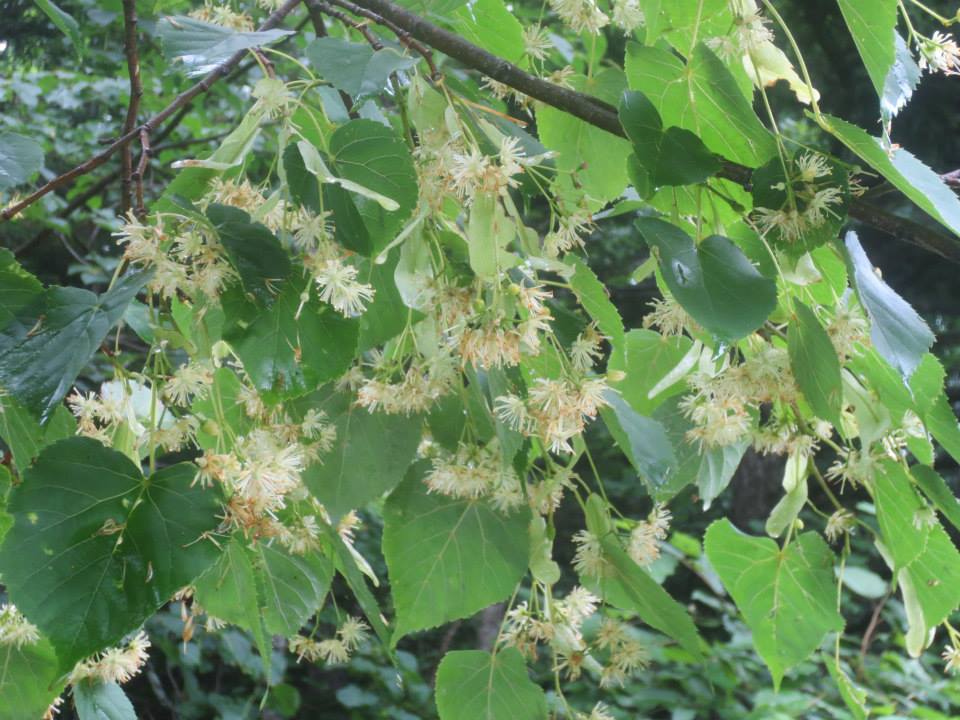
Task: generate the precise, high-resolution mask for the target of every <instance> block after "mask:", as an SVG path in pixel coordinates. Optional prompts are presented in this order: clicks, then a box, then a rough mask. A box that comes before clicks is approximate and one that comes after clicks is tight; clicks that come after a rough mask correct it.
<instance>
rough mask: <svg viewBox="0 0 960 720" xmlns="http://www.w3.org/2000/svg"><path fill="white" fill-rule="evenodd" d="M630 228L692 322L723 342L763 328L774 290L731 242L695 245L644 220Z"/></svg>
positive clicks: (663, 224)
mask: <svg viewBox="0 0 960 720" xmlns="http://www.w3.org/2000/svg"><path fill="white" fill-rule="evenodd" d="M636 227H637V229H638V230H639V231H640V234H641V235H642V236H643V239H644V240H645V241H646V243H647V244H648V245H649V246H650V248H651V250H653V251H654V252H656V253H657V254H658V262H659V264H660V271H661V273H662V274H663V279H664V281H665V282H666V284H667V287H668V288H669V289H670V292H671V293H672V294H673V296H674V298H676V300H677V302H679V303H680V304H681V305H682V306H683V308H684V309H685V310H686V311H687V312H688V313H690V315H691V316H692V317H693V319H694V320H696V321H697V322H698V323H700V324H701V325H703V327H705V328H706V329H707V330H709V331H710V332H712V333H713V334H714V335H716V336H717V337H718V338H719V339H721V340H724V341H726V342H733V341H735V340H739V339H740V338H743V337H746V336H747V335H749V334H750V333H752V332H753V331H754V330H756V329H757V328H759V327H760V326H761V325H763V323H764V321H765V320H766V319H767V317H768V316H769V315H770V313H771V312H773V310H774V308H775V307H776V305H777V285H776V283H775V282H774V281H773V280H770V279H769V278H765V277H764V276H763V275H761V274H760V273H759V272H758V271H757V269H756V268H755V267H754V266H753V265H752V264H751V263H750V261H749V260H748V259H747V257H746V256H745V255H744V254H743V252H742V251H741V250H740V248H738V247H737V246H736V245H734V244H733V242H732V241H730V240H728V239H727V238H725V237H720V236H719V235H711V236H710V237H708V238H707V239H706V240H704V241H702V242H701V243H700V244H699V245H694V242H693V240H692V239H691V238H690V236H689V235H687V234H686V233H685V232H684V231H683V230H681V229H680V228H678V227H675V226H674V225H671V224H670V223H667V222H665V221H663V220H659V219H657V218H651V217H644V218H639V219H638V220H637V221H636Z"/></svg>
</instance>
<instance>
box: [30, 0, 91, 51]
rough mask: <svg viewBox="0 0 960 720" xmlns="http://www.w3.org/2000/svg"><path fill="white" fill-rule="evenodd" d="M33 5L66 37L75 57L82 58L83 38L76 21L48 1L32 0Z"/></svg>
mask: <svg viewBox="0 0 960 720" xmlns="http://www.w3.org/2000/svg"><path fill="white" fill-rule="evenodd" d="M33 2H34V4H35V5H36V6H37V7H38V8H40V9H41V10H42V11H43V13H44V15H46V16H47V17H48V18H50V22H52V23H53V24H54V26H56V28H57V30H59V31H60V32H62V33H63V34H64V35H66V36H67V39H68V40H69V41H70V44H71V45H73V49H74V50H76V51H77V57H78V58H80V57H83V38H82V36H81V35H80V26H79V25H78V24H77V21H76V20H74V19H73V18H72V17H70V15H69V14H67V13H65V12H64V11H63V10H61V9H60V8H59V7H57V6H56V5H54V4H53V3H52V2H51V1H50V0H33Z"/></svg>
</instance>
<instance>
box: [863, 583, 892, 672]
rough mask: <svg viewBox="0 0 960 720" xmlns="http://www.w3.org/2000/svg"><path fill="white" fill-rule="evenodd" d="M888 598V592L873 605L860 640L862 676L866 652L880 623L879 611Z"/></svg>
mask: <svg viewBox="0 0 960 720" xmlns="http://www.w3.org/2000/svg"><path fill="white" fill-rule="evenodd" d="M889 599H890V592H889V591H888V592H887V594H886V595H884V596H883V597H882V598H880V601H879V602H878V603H877V604H876V605H875V606H874V608H873V614H872V615H871V616H870V623H869V624H868V625H867V630H866V632H864V633H863V639H862V640H861V641H860V675H861V677H862V675H863V670H864V663H865V662H866V658H867V652H868V651H869V650H870V644H871V643H872V642H873V636H874V634H875V633H876V631H877V626H878V625H879V624H880V613H881V612H882V611H883V608H884V606H885V605H886V604H887V600H889Z"/></svg>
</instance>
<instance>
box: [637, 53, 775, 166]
mask: <svg viewBox="0 0 960 720" xmlns="http://www.w3.org/2000/svg"><path fill="white" fill-rule="evenodd" d="M625 70H626V73H627V82H628V83H629V85H630V89H631V90H639V91H641V92H642V93H644V94H645V95H646V96H647V97H648V98H649V99H650V101H651V102H652V103H653V105H654V107H655V108H656V109H657V111H658V112H659V113H660V117H661V118H662V122H663V125H665V126H667V127H671V126H676V127H680V128H684V129H686V130H689V131H690V132H692V133H694V134H695V135H697V136H698V137H699V138H700V139H701V140H702V141H703V143H704V145H706V147H707V148H709V149H710V150H711V151H712V152H714V153H717V154H718V155H722V156H723V157H725V158H727V159H728V160H732V161H734V162H738V163H740V164H742V165H747V166H749V167H759V166H761V165H763V164H764V163H765V162H766V161H767V160H769V159H770V158H771V157H774V156H775V155H776V154H777V145H776V142H775V141H774V139H773V136H772V135H771V134H770V133H769V132H768V131H767V129H766V128H765V127H764V126H763V123H761V122H760V119H759V118H758V117H757V115H756V113H754V111H753V108H752V107H751V105H750V102H749V101H748V100H747V98H746V97H744V94H743V93H742V92H741V91H740V88H739V87H738V86H737V81H736V80H735V79H734V77H733V75H731V74H730V71H729V70H728V69H727V68H726V66H725V65H724V64H723V62H722V61H721V60H720V59H719V58H717V56H716V55H714V54H713V52H711V51H710V50H709V49H708V48H707V47H706V46H705V45H703V44H700V45H698V46H697V47H696V49H695V50H694V51H693V54H692V55H691V57H690V62H689V65H688V66H685V65H684V64H683V61H682V60H680V59H679V58H678V57H677V56H676V55H674V54H673V53H671V52H669V51H668V50H664V49H661V48H655V47H644V46H642V45H638V44H637V43H633V42H631V43H628V44H627V55H626V61H625Z"/></svg>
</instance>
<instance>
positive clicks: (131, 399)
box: [67, 378, 205, 454]
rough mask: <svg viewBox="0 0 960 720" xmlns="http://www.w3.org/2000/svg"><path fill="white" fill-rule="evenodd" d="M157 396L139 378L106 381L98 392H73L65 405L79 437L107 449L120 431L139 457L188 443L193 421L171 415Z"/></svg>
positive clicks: (172, 449)
mask: <svg viewBox="0 0 960 720" xmlns="http://www.w3.org/2000/svg"><path fill="white" fill-rule="evenodd" d="M204 387H205V386H204ZM197 392H198V393H199V392H200V390H197ZM158 394H159V393H156V392H154V390H152V389H151V388H150V387H148V386H147V385H146V384H145V383H143V382H142V381H141V380H139V379H135V378H130V379H126V380H110V381H108V382H105V383H103V384H102V385H101V386H100V392H99V393H92V392H88V393H83V392H81V391H79V390H74V392H73V393H72V394H71V395H70V396H69V397H68V398H67V405H68V406H69V407H70V410H71V411H72V412H73V414H74V417H76V418H77V433H78V434H79V435H83V436H85V437H90V438H93V439H95V440H99V441H100V442H102V443H103V444H105V445H108V446H109V445H111V444H112V442H113V439H114V437H116V436H117V433H118V432H121V431H122V432H125V433H129V435H130V436H131V437H132V438H133V444H134V449H135V450H136V451H138V452H139V453H141V454H146V453H149V452H150V451H151V450H152V449H157V448H159V449H162V450H165V451H167V452H174V451H176V450H180V449H181V448H183V447H184V446H186V445H187V443H189V442H190V441H191V440H192V438H193V437H194V434H195V432H196V429H197V422H196V419H195V418H193V417H192V416H190V415H184V416H181V417H177V416H175V415H174V414H173V413H172V412H171V411H170V410H169V409H168V408H167V407H165V406H164V404H163V403H162V402H161V401H160V400H159V398H158Z"/></svg>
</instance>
